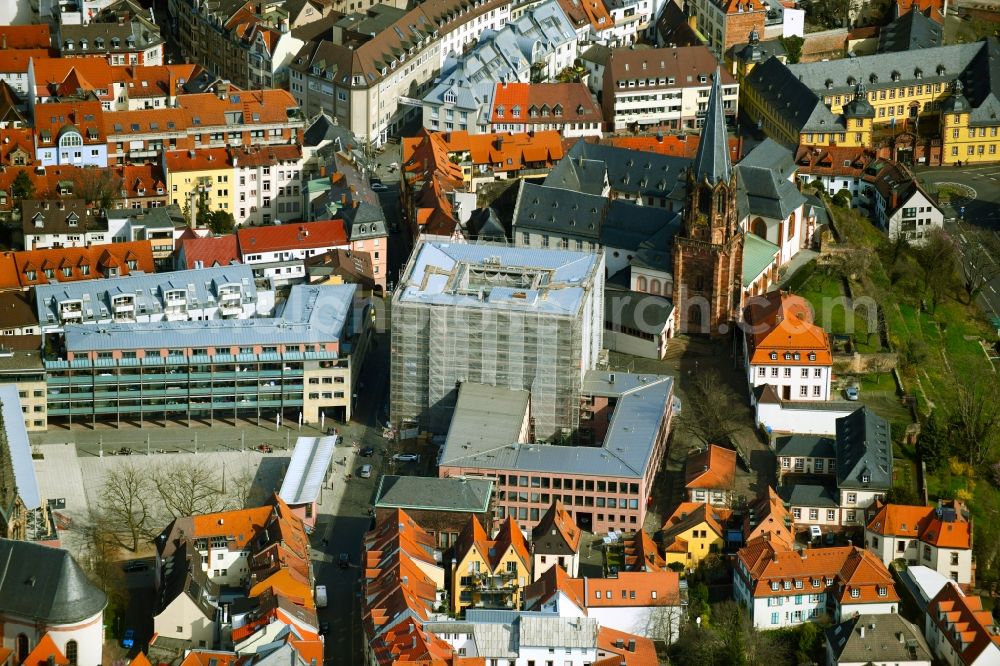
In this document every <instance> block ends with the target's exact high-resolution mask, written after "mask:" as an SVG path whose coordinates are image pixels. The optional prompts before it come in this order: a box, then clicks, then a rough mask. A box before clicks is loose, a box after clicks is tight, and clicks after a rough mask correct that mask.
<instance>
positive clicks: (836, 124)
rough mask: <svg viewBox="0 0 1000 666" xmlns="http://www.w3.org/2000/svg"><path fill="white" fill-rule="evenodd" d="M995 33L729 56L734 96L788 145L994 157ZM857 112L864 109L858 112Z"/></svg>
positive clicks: (999, 93)
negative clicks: (913, 43) (791, 56)
mask: <svg viewBox="0 0 1000 666" xmlns="http://www.w3.org/2000/svg"><path fill="white" fill-rule="evenodd" d="M997 58H1000V46H998V43H997V40H996V39H993V38H990V39H986V40H983V41H980V42H976V43H973V44H956V45H951V46H941V47H936V48H928V49H920V50H917V51H909V52H901V53H883V54H878V55H873V56H863V57H858V58H848V59H844V60H836V61H831V62H815V63H804V64H796V65H785V64H784V63H781V62H780V61H779V60H778V59H777V58H770V59H768V60H766V61H763V62H751V61H745V60H741V59H740V58H736V60H735V61H734V63H733V67H734V70H735V71H737V72H738V73H739V76H741V77H742V78H743V83H744V85H741V86H740V96H741V99H740V104H741V106H742V107H743V109H744V110H745V111H746V112H747V114H748V115H749V117H750V118H751V119H752V120H753V121H755V122H756V123H757V125H758V127H759V128H760V129H762V130H763V131H764V132H765V133H766V134H767V135H768V136H770V137H771V138H773V139H775V140H777V141H780V142H782V143H784V144H786V145H803V146H816V147H827V146H839V147H845V148H867V149H872V150H877V151H879V154H880V155H882V156H885V157H890V158H893V159H901V160H904V161H912V162H917V163H924V164H945V165H953V164H957V163H958V162H959V161H960V162H961V163H962V164H963V165H964V164H967V163H968V164H975V163H988V162H996V161H998V159H1000V157H998V156H1000V148H998V147H997V146H998V144H1000V76H998V75H997V74H995V73H994V72H993V71H991V69H992V68H990V67H989V66H988V62H990V61H995V60H996V59H997ZM861 111H863V112H861Z"/></svg>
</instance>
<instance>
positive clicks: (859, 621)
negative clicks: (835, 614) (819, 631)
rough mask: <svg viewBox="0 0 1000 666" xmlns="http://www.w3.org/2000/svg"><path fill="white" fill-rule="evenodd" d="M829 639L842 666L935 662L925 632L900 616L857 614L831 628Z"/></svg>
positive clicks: (827, 632) (827, 635)
mask: <svg viewBox="0 0 1000 666" xmlns="http://www.w3.org/2000/svg"><path fill="white" fill-rule="evenodd" d="M862 627H863V628H864V631H863V632H862ZM862 633H864V636H862V635H861V634H862ZM826 640H827V643H828V644H829V646H830V648H831V650H832V652H833V660H834V663H838V664H845V663H858V664H867V663H873V662H874V663H888V662H895V663H898V662H911V663H912V662H927V663H930V662H931V661H932V659H933V657H932V655H931V651H930V648H929V647H928V646H927V641H926V640H924V635H923V633H921V630H920V629H919V628H918V627H917V626H916V625H914V624H913V623H912V622H910V621H908V620H906V619H904V618H903V616H902V615H899V614H898V613H885V614H880V615H857V616H855V617H852V618H849V619H847V620H845V621H843V622H841V623H840V624H836V625H834V626H832V627H830V628H829V629H827V630H826Z"/></svg>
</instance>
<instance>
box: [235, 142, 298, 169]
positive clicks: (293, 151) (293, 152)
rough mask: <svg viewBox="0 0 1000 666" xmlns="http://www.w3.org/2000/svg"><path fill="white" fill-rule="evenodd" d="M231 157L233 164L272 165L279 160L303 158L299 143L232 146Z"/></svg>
mask: <svg viewBox="0 0 1000 666" xmlns="http://www.w3.org/2000/svg"><path fill="white" fill-rule="evenodd" d="M229 158H230V161H231V162H232V164H233V166H239V167H250V166H272V165H275V164H277V163H279V162H290V161H298V160H301V159H302V147H301V146H299V145H280V146H254V147H251V146H244V147H243V148H242V149H239V148H230V149H229Z"/></svg>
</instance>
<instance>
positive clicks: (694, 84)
mask: <svg viewBox="0 0 1000 666" xmlns="http://www.w3.org/2000/svg"><path fill="white" fill-rule="evenodd" d="M717 66H718V63H717V61H716V59H715V56H714V55H712V52H711V51H710V50H709V49H708V48H707V47H705V46H682V47H674V48H662V49H639V50H632V49H612V50H611V54H610V56H609V57H608V61H607V66H606V67H605V68H604V82H603V85H602V89H603V95H602V100H601V105H602V107H603V110H604V120H605V121H606V122H607V123H608V130H613V131H620V130H625V129H628V130H631V131H637V130H641V129H644V128H648V127H658V128H664V129H669V130H674V131H676V130H693V129H700V128H701V127H702V125H704V123H705V117H706V115H707V113H708V95H709V91H710V89H711V87H712V77H713V73H714V72H715V69H716V67H717ZM721 85H722V108H723V113H724V115H725V117H726V118H727V120H728V121H730V122H733V121H735V118H736V114H737V112H738V107H739V84H738V83H736V80H735V79H734V78H733V77H732V76H731V75H730V74H729V72H728V71H724V72H723V73H722V81H721Z"/></svg>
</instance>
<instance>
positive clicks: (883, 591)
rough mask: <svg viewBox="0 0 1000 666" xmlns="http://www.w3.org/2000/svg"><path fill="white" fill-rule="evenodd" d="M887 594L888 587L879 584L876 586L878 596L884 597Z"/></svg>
mask: <svg viewBox="0 0 1000 666" xmlns="http://www.w3.org/2000/svg"><path fill="white" fill-rule="evenodd" d="M888 595H889V589H888V588H886V587H883V586H881V585H880V586H879V588H878V596H880V597H885V596H888Z"/></svg>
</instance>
